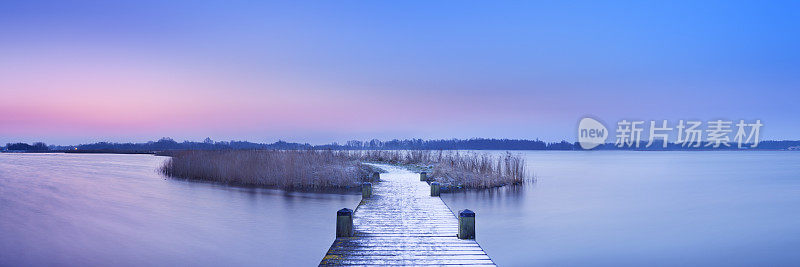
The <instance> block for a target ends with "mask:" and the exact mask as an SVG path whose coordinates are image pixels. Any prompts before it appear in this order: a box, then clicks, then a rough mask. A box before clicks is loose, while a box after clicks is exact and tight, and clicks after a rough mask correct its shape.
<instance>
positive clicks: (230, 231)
mask: <svg viewBox="0 0 800 267" xmlns="http://www.w3.org/2000/svg"><path fill="white" fill-rule="evenodd" d="M164 160H165V158H163V157H156V156H150V155H111V154H108V155H70V154H0V266H28V265H58V266H86V265H88V266H96V265H105V266H108V265H117V266H130V265H136V266H235V265H262V266H263V265H271V266H312V265H316V264H318V263H319V261H320V260H321V259H322V256H324V255H325V252H326V251H327V250H328V247H329V246H330V244H331V243H332V242H333V239H334V238H335V212H336V210H338V209H340V208H342V207H355V206H356V205H357V204H358V202H359V201H360V199H361V196H360V195H336V194H308V193H284V192H282V191H277V190H264V189H248V188H234V187H225V186H218V185H213V184H207V183H195V182H186V181H178V180H173V179H164V177H162V176H161V175H160V174H158V173H157V172H156V171H155V170H156V168H157V167H158V166H160V165H161V163H162V162H163V161H164Z"/></svg>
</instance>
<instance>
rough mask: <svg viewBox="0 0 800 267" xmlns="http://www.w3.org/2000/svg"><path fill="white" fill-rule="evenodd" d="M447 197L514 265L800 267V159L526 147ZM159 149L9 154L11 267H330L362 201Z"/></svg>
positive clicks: (0, 241)
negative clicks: (235, 183) (219, 175)
mask: <svg viewBox="0 0 800 267" xmlns="http://www.w3.org/2000/svg"><path fill="white" fill-rule="evenodd" d="M523 154H524V156H525V157H526V158H527V161H528V165H529V167H531V168H532V169H533V170H535V173H536V176H537V179H538V180H537V181H536V183H535V184H529V185H527V186H525V187H523V188H502V189H499V190H491V191H480V192H476V191H473V192H462V193H454V194H445V195H443V196H442V197H443V198H444V199H445V202H447V204H448V205H450V206H451V208H452V209H454V210H455V209H462V208H470V209H473V210H475V211H476V212H477V234H478V241H479V242H480V244H481V245H482V246H483V247H484V248H485V249H486V250H487V251H488V253H489V255H490V256H492V258H493V259H494V260H495V261H496V262H497V263H498V264H500V265H505V266H530V265H545V266H552V265H557V266H587V265H591V266H597V265H600V266H610V265H614V266H620V265H621V266H642V265H647V266H651V265H656V266H659V265H665V266H680V265H693V266H697V265H714V266H729V265H761V266H763V265H767V266H792V265H793V266H797V265H800V253H797V251H798V249H800V153H792V152H523ZM164 159H165V158H162V157H156V156H149V155H69V154H0V265H2V266H23V265H88V266H94V265H121V266H129V265H138V266H142V265H146V266H174V265H181V266H186V265H192V266H198V265H199V266H210V265H215V266H219V265H224V266H230V265H272V266H313V265H316V264H317V263H318V262H319V260H320V259H321V257H322V256H323V255H324V253H325V251H326V250H327V249H328V247H329V246H330V244H331V242H332V241H333V239H334V231H335V229H334V226H335V225H334V219H335V216H334V214H335V211H336V210H337V209H339V208H342V207H351V208H352V207H355V206H356V205H357V204H358V201H359V200H360V196H359V195H337V194H310V193H284V192H282V191H277V190H264V189H248V188H235V187H225V186H219V185H213V184H207V183H195V182H186V181H179V180H173V179H165V178H164V177H162V176H161V175H159V174H158V173H157V172H156V169H157V168H158V166H160V165H161V163H162V162H163V161H164Z"/></svg>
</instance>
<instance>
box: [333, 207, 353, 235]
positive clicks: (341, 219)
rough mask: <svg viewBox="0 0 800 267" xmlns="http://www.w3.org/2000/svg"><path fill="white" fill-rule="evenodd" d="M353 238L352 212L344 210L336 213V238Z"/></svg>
mask: <svg viewBox="0 0 800 267" xmlns="http://www.w3.org/2000/svg"><path fill="white" fill-rule="evenodd" d="M351 236H353V210H351V209H348V208H344V209H340V210H339V211H337V212H336V237H351Z"/></svg>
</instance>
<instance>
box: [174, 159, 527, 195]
mask: <svg viewBox="0 0 800 267" xmlns="http://www.w3.org/2000/svg"><path fill="white" fill-rule="evenodd" d="M166 155H168V156H170V157H171V158H170V159H169V160H167V162H166V163H165V164H164V166H162V167H161V172H162V173H164V174H165V175H168V176H170V177H177V178H184V179H190V180H201V181H212V182H220V183H225V184H234V185H247V186H263V187H273V188H281V189H286V190H304V191H323V190H334V189H345V190H346V189H355V188H358V187H359V185H360V184H361V183H363V182H366V181H371V179H372V175H371V174H372V173H373V172H375V171H379V170H377V169H376V168H374V167H372V166H370V165H368V164H363V163H364V162H376V163H387V164H393V165H402V166H405V167H409V168H411V169H413V170H415V171H427V172H428V173H429V177H430V178H431V179H432V180H433V181H437V182H439V183H441V184H442V185H443V186H444V187H445V188H449V189H453V188H491V187H498V186H503V185H511V184H521V183H523V182H524V181H525V176H526V174H527V173H526V169H525V161H524V159H523V158H522V157H520V156H517V155H512V154H510V153H506V154H504V155H502V156H492V155H489V154H485V153H464V152H457V151H456V152H443V151H428V150H398V151H381V150H368V151H353V150H228V151H202V150H189V151H172V152H169V153H167V154H166Z"/></svg>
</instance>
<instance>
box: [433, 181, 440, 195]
mask: <svg viewBox="0 0 800 267" xmlns="http://www.w3.org/2000/svg"><path fill="white" fill-rule="evenodd" d="M440 189H441V186H440V185H439V183H437V182H433V183H431V196H432V197H438V196H439V190H440Z"/></svg>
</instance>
